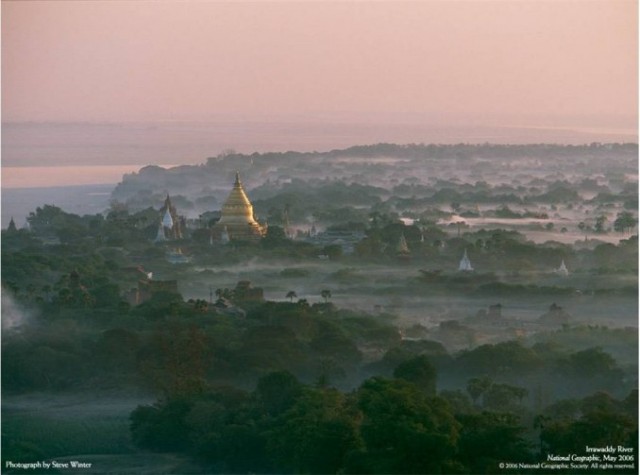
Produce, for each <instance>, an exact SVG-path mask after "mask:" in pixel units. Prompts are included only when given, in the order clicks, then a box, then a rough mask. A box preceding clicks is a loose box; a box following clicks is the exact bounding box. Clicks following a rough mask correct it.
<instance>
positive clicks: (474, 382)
mask: <svg viewBox="0 0 640 475" xmlns="http://www.w3.org/2000/svg"><path fill="white" fill-rule="evenodd" d="M492 384H493V381H491V379H490V378H488V377H487V376H483V377H482V378H472V379H470V380H469V381H468V382H467V392H468V393H469V396H471V399H472V400H473V403H474V404H477V402H478V398H479V397H480V396H482V395H483V394H484V393H485V392H486V391H487V390H488V389H489V388H490V387H491V385H492Z"/></svg>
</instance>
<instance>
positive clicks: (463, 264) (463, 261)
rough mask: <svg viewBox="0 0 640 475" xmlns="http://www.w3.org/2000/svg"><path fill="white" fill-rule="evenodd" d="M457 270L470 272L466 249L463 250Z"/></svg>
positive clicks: (471, 268)
mask: <svg viewBox="0 0 640 475" xmlns="http://www.w3.org/2000/svg"><path fill="white" fill-rule="evenodd" d="M458 271H461V272H472V271H473V267H471V261H470V260H469V256H467V250H466V249H465V250H464V255H463V256H462V259H460V265H459V266H458Z"/></svg>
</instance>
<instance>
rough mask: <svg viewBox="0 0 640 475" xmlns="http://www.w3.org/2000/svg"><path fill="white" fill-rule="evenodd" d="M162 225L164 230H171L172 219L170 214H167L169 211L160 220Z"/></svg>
mask: <svg viewBox="0 0 640 475" xmlns="http://www.w3.org/2000/svg"><path fill="white" fill-rule="evenodd" d="M162 225H163V226H164V227H165V228H169V229H171V228H173V218H172V217H171V213H170V212H169V209H167V211H165V213H164V217H163V218H162Z"/></svg>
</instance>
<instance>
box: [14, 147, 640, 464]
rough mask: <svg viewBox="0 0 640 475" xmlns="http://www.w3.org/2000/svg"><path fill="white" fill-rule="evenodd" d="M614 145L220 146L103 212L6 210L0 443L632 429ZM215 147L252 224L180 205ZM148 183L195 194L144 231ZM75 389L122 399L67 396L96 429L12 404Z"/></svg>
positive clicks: (624, 223) (445, 440)
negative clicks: (244, 190)
mask: <svg viewBox="0 0 640 475" xmlns="http://www.w3.org/2000/svg"><path fill="white" fill-rule="evenodd" d="M636 153H637V146H636V145H600V144H593V145H591V146H581V147H563V146H544V145H537V146H492V145H481V146H472V145H462V144H461V145H456V146H434V145H410V146H397V145H387V144H380V145H377V146H367V147H353V148H351V149H348V150H344V151H334V152H327V153H323V154H321V153H312V154H298V153H295V152H290V153H286V154H255V155H253V156H245V155H239V154H228V155H225V156H221V157H217V158H215V159H211V160H209V162H208V164H206V165H201V166H197V167H180V169H174V170H169V171H167V170H162V169H156V168H154V167H147V168H145V169H143V170H141V172H140V173H139V174H137V175H132V176H128V177H126V178H125V179H124V181H123V183H121V184H120V185H119V186H118V188H117V189H116V190H115V191H114V195H113V196H114V202H113V204H112V206H111V208H110V209H109V210H107V211H106V212H105V213H102V214H96V215H86V216H77V215H75V214H73V213H69V212H67V211H65V210H62V209H60V208H58V207H56V206H53V205H43V206H41V207H39V208H37V209H36V210H34V211H33V213H32V214H31V215H30V216H29V219H28V221H29V224H30V227H29V229H15V228H14V229H10V230H5V231H3V232H2V242H3V244H2V290H3V342H2V361H3V368H2V370H3V378H2V390H3V404H4V405H5V406H4V407H5V408H6V409H3V431H5V433H6V434H8V435H9V437H3V455H2V457H3V461H6V460H14V461H29V460H36V459H49V458H61V457H66V456H74V455H77V454H96V455H101V456H104V457H111V456H113V457H115V456H116V455H118V456H120V455H123V454H135V455H140V454H142V453H148V452H146V451H152V452H153V453H154V454H156V455H157V457H158V458H157V460H158V461H161V460H162V461H165V462H166V461H167V460H173V461H174V462H175V461H179V467H180V468H179V469H176V470H174V471H182V472H191V473H303V472H304V473H338V472H340V473H356V472H357V473H365V472H366V473H495V471H496V467H497V464H499V463H500V462H503V461H504V460H507V459H508V460H514V461H518V462H523V463H524V462H536V461H540V460H544V459H545V457H546V454H557V453H564V452H566V451H579V452H580V453H582V452H581V451H583V447H584V446H585V445H593V446H597V444H604V445H610V444H616V445H618V444H619V445H622V446H625V447H632V448H634V450H635V452H634V453H637V442H636V439H637V373H638V363H637V349H638V343H637V311H638V309H637V290H638V287H637V263H638V240H637V235H636V234H634V233H635V231H636V229H637V228H636V226H637V213H636V211H635V209H634V208H633V207H632V205H633V203H637V188H636V187H634V186H633V185H634V183H635V182H634V178H633V177H632V176H631V175H632V169H633V167H635V166H636V165H635V164H633V163H635V162H634V160H635V158H634V157H633V155H634V154H636ZM593 158H607V159H610V160H608V161H607V162H606V166H605V165H603V163H604V162H605V160H602V161H599V160H593V161H592V159H593ZM292 163H293V164H295V166H291V165H292ZM234 165H235V166H237V167H238V168H239V169H240V171H241V173H243V180H244V181H245V183H251V182H252V181H253V185H254V186H252V187H250V188H248V194H249V196H250V198H251V199H252V200H253V202H254V206H255V210H256V214H257V215H258V218H261V217H264V218H266V220H267V221H268V223H269V231H268V234H267V236H266V237H265V238H264V239H263V240H262V241H260V242H256V243H247V242H234V241H231V242H229V243H222V242H212V240H211V239H210V233H209V229H210V227H211V226H212V225H213V224H214V223H215V222H216V221H217V219H219V213H218V214H216V213H217V211H216V210H215V209H207V210H206V212H200V211H201V210H198V209H197V208H198V206H197V203H208V204H207V206H210V205H211V203H220V202H221V200H220V199H219V198H217V197H216V196H215V195H216V193H218V192H220V193H222V194H224V193H228V190H229V186H230V183H232V182H233V180H231V181H227V178H229V177H230V176H231V178H233V175H232V173H233V172H232V171H231V170H232V167H233V166H234ZM545 167H546V168H545ZM234 170H235V169H234ZM319 170H325V171H326V173H327V176H328V177H327V178H323V179H318V178H317V176H318V175H317V173H319ZM245 173H246V174H245ZM314 175H315V176H314ZM213 176H215V177H216V178H215V180H219V181H214V180H213V179H212V178H211V177H213ZM245 177H246V178H245ZM152 182H153V183H155V185H154V188H153V189H152V190H150V189H149V188H148V187H150V186H151V183H152ZM214 186H220V190H219V191H218V190H214ZM206 187H210V188H208V189H205V188H206ZM180 190H181V191H180ZM194 190H196V191H195V192H194ZM166 191H170V192H171V193H172V200H173V202H174V203H175V205H176V207H177V208H178V212H180V213H182V212H184V213H185V214H188V213H189V212H190V211H195V212H194V214H193V215H192V216H191V217H190V218H188V219H187V220H186V224H187V226H186V227H185V229H186V232H185V235H184V236H183V237H182V238H181V239H179V240H175V241H166V242H165V241H162V242H154V238H155V237H156V236H157V233H158V222H159V219H160V217H159V211H158V209H159V207H160V206H161V204H162V202H163V200H164V199H165V197H166V194H165V193H166ZM200 192H202V193H204V194H205V195H206V196H209V197H211V199H210V200H209V199H208V198H207V199H204V198H205V195H199V193H200ZM174 193H183V194H181V196H180V197H178V196H176V197H175V199H174V195H173V194H174ZM213 198H215V201H214V200H213ZM199 200H200V201H199ZM191 205H193V206H191ZM284 210H286V213H284ZM549 224H552V225H553V226H548V225H549ZM562 229H565V231H562ZM401 242H404V245H403V246H400V243H401ZM405 246H406V250H405ZM178 251H179V252H178ZM465 253H466V255H468V257H469V259H470V260H471V262H472V263H473V268H474V269H475V270H474V271H473V272H459V271H458V265H459V262H460V259H461V258H462V256H463V254H465ZM176 255H178V256H180V255H181V256H184V257H185V258H186V259H184V260H175V258H176ZM562 265H564V270H566V272H563V271H562ZM150 282H156V285H158V286H159V287H158V289H157V290H156V291H154V292H150V294H149V295H147V298H145V299H140V300H142V301H140V300H136V299H135V298H132V297H134V296H136V295H138V296H139V295H141V294H140V292H143V291H144V289H146V288H147V287H149V286H151V285H153V284H150ZM136 292H137V293H136ZM143 293H144V292H143ZM96 393H98V394H115V395H116V399H117V400H121V401H122V402H121V403H119V404H120V405H118V406H117V407H116V408H115V409H113V411H115V412H114V413H113V414H111V413H109V414H111V415H110V416H108V417H107V416H105V415H104V412H103V413H100V411H101V410H102V411H105V409H104V408H103V409H100V408H96V407H93V406H92V405H91V404H87V403H77V402H74V403H71V405H72V406H73V405H74V404H79V405H80V406H81V407H84V408H85V409H86V410H87V411H89V414H91V415H89V416H87V417H88V418H89V419H88V420H93V422H94V423H95V427H96V430H95V433H93V432H90V429H87V428H85V429H82V430H81V429H79V428H78V426H77V425H74V424H73V423H72V422H69V421H67V423H66V425H65V423H62V422H59V421H57V420H56V419H53V420H54V422H52V421H51V420H49V419H47V418H46V417H44V416H38V415H33V414H31V413H28V412H24V411H22V410H21V409H20V408H21V407H23V406H20V404H26V402H25V401H29V400H30V399H29V398H36V400H38V401H39V399H37V398H39V397H41V396H38V395H39V394H40V395H42V394H45V395H48V396H46V397H51V398H53V401H54V403H52V404H54V406H55V404H58V403H57V402H55V401H62V400H65V398H76V397H77V398H88V399H90V400H92V401H93V400H94V399H95V397H94V396H95V395H96ZM119 398H120V399H119ZM7 400H8V402H7ZM83 404H84V405H83ZM55 407H57V406H55ZM123 408H124V409H123ZM91 411H94V412H91ZM54 412H55V411H54ZM54 412H52V413H54ZM101 414H102V415H101ZM109 417H111V419H110V418H109ZM114 420H115V421H117V423H116V422H114ZM55 421H57V422H55ZM109 424H111V425H109ZM36 427H39V428H45V429H46V430H45V429H42V430H40V429H37V430H36ZM83 431H85V432H83ZM87 431H89V432H87ZM49 433H51V434H53V435H51V436H50V435H49ZM53 436H55V439H56V442H55V443H53V442H52V440H53V439H52V437H53ZM79 439H82V440H79ZM89 440H95V441H96V442H95V443H94V445H89V442H87V441H89ZM34 457H36V458H34ZM158 463H160V462H158ZM163 463H164V462H163ZM625 470H626V469H625ZM627 472H628V473H634V471H633V470H631V469H629V470H627Z"/></svg>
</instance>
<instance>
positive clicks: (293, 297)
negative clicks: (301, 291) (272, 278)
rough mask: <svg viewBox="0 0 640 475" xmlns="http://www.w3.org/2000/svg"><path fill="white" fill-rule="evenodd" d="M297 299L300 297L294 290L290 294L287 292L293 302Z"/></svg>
mask: <svg viewBox="0 0 640 475" xmlns="http://www.w3.org/2000/svg"><path fill="white" fill-rule="evenodd" d="M296 297H298V294H296V293H295V292H294V291H293V290H290V291H289V292H287V298H288V299H289V300H290V301H291V302H293V299H295V298H296Z"/></svg>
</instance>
